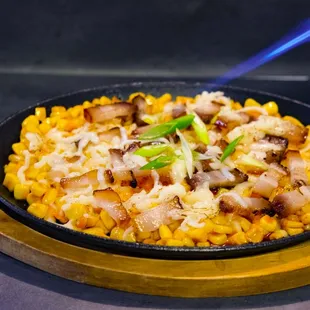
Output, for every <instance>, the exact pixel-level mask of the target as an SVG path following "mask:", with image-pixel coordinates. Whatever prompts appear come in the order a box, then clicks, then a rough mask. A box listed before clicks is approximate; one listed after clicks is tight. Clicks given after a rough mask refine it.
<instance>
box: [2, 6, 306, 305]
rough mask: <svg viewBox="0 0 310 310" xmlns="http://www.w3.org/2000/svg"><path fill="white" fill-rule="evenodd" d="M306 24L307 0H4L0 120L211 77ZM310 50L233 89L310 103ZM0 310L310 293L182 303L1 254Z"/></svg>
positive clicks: (293, 298)
mask: <svg viewBox="0 0 310 310" xmlns="http://www.w3.org/2000/svg"><path fill="white" fill-rule="evenodd" d="M309 17H310V1H309V0H205V1H203V0H186V1H184V0H174V1H172V0H157V1H153V0H145V1H139V0H127V1H121V0H114V1H113V0H109V1H103V0H101V1H99V0H88V1H85V0H84V1H80V0H79V1H74V0H71V1H69V0H57V1H47V0H41V1H39V0H27V1H25V0H23V1H22V0H15V1H14V0H6V1H1V2H0V120H1V119H3V118H4V117H7V116H8V115H10V114H11V113H13V112H16V111H18V110H20V109H22V108H24V107H26V106H28V105H31V104H34V103H35V102H37V101H40V100H42V99H45V98H48V97H51V96H56V95H58V94H61V93H66V92H69V91H73V90H78V89H82V88H88V87H93V86H99V85H103V84H110V83H121V82H127V81H137V80H171V79H178V80H182V79H194V78H200V79H205V80H212V79H213V78H215V77H218V76H220V75H221V74H223V73H224V72H225V71H226V70H228V69H230V68H232V67H233V66H235V65H237V64H238V63H240V62H242V61H244V60H246V59H247V58H248V57H250V56H252V55H253V54H255V53H257V52H258V51H260V50H261V49H263V48H265V47H267V46H268V45H270V44H272V43H273V42H274V41H276V40H278V39H279V38H281V37H282V36H283V35H285V34H286V33H287V32H288V31H289V30H290V29H291V28H293V27H295V26H296V25H297V24H298V23H300V22H301V21H302V20H304V19H305V18H309ZM309 76H310V44H309V43H308V44H305V45H303V46H300V47H298V48H297V49H295V50H292V51H290V52H289V53H288V54H286V55H283V56H281V57H280V58H278V59H277V60H275V61H273V62H272V63H269V64H266V65H264V66H262V67H261V68H259V69H257V70H255V71H253V72H251V73H250V74H248V75H247V76H246V77H242V78H240V79H238V80H236V81H233V84H236V85H239V86H244V87H249V88H254V89H262V90H265V91H269V92H274V93H278V94H281V95H286V96H288V97H291V98H296V99H299V100H303V101H305V102H309V93H310V91H309V89H310V83H309ZM0 261H1V264H0V304H1V306H0V308H1V309H2V308H3V309H6V310H11V309H14V310H18V309H30V308H31V309H35V310H41V309H60V308H61V307H63V308H64V309H89V310H90V309H99V308H100V309H117V308H125V307H126V306H127V307H128V306H130V307H133V308H140V307H143V308H154V309H158V308H162V309H164V308H182V309H186V308H187V309H194V308H200V309H205V308H210V309H211V308H214V309H219V308H221V309H224V308H225V309H231V308H235V309H237V308H238V309H239V308H253V307H268V306H271V307H275V308H277V307H279V308H281V309H309V308H310V306H309V301H308V300H309V290H310V288H309V287H304V288H301V289H296V290H291V291H288V292H283V293H276V294H269V295H263V296H257V297H246V298H226V299H208V300H206V299H201V300H197V299H196V300H186V301H184V300H181V299H171V298H160V297H147V296H139V295H134V294H128V293H119V292H113V291H109V290H104V289H99V288H94V287H89V286H84V285H81V284H75V283H72V282H70V281H66V280H62V279H59V278H57V277H54V276H50V275H47V274H46V273H43V272H40V271H37V270H35V269H34V268H31V267H28V266H26V265H24V264H22V263H19V262H17V261H14V260H13V259H11V258H9V257H7V256H5V255H3V254H1V255H0Z"/></svg>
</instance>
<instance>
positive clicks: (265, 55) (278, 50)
mask: <svg viewBox="0 0 310 310" xmlns="http://www.w3.org/2000/svg"><path fill="white" fill-rule="evenodd" d="M309 41H310V19H307V20H306V21H304V22H303V23H301V24H300V25H299V26H298V27H297V28H295V29H294V30H293V31H292V32H290V33H289V34H288V35H286V36H285V37H283V38H282V39H281V40H279V41H278V42H276V43H274V44H273V45H271V46H270V47H268V48H266V49H264V50H263V51H261V52H259V53H258V54H257V55H255V56H252V57H251V58H249V59H248V60H246V61H245V62H243V63H241V64H239V65H237V66H236V67H234V68H233V69H231V70H229V71H228V72H226V73H225V74H224V75H222V76H221V77H219V78H217V79H216V80H215V81H214V82H213V83H214V84H217V85H224V84H227V83H228V82H229V81H231V80H233V79H235V78H238V77H240V76H242V75H244V74H246V73H248V72H250V71H252V70H254V69H256V68H257V67H259V66H261V65H263V64H265V63H267V62H269V61H271V60H273V59H274V58H276V57H279V56H280V55H282V54H284V53H286V52H288V51H289V50H291V49H293V48H295V47H297V46H299V45H301V44H303V43H306V42H309Z"/></svg>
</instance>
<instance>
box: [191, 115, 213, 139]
mask: <svg viewBox="0 0 310 310" xmlns="http://www.w3.org/2000/svg"><path fill="white" fill-rule="evenodd" d="M192 126H193V128H194V130H195V132H196V135H197V136H198V138H199V140H200V141H201V142H203V143H204V144H207V145H208V144H209V143H210V138H209V134H208V130H207V128H206V125H205V123H204V122H203V121H202V120H201V118H200V117H199V116H198V115H197V114H196V113H195V118H194V120H193V122H192Z"/></svg>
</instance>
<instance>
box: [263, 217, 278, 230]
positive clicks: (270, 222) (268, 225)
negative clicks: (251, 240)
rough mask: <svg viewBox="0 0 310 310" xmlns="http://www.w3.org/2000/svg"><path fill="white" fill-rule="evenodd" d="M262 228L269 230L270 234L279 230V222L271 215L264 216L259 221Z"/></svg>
mask: <svg viewBox="0 0 310 310" xmlns="http://www.w3.org/2000/svg"><path fill="white" fill-rule="evenodd" d="M259 224H260V226H261V227H262V228H263V229H265V230H267V231H268V232H274V231H275V230H276V228H277V224H278V223H277V220H276V219H275V218H272V217H270V216H269V215H264V216H263V217H262V218H261V219H260V220H259Z"/></svg>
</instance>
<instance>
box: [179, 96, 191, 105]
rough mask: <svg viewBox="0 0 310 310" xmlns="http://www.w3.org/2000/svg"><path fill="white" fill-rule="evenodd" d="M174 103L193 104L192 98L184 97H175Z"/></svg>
mask: <svg viewBox="0 0 310 310" xmlns="http://www.w3.org/2000/svg"><path fill="white" fill-rule="evenodd" d="M175 102H176V103H184V104H185V103H187V102H189V103H193V102H194V98H191V97H185V96H177V97H176V98H175Z"/></svg>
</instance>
